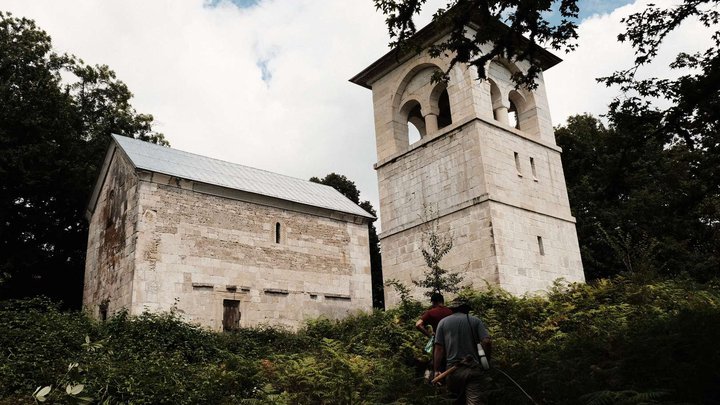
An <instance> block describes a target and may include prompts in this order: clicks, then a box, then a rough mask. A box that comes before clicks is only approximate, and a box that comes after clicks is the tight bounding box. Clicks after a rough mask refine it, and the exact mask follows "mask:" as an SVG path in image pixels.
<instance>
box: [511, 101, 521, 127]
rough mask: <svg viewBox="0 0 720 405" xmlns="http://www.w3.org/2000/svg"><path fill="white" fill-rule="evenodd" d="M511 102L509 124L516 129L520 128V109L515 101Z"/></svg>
mask: <svg viewBox="0 0 720 405" xmlns="http://www.w3.org/2000/svg"><path fill="white" fill-rule="evenodd" d="M509 102H510V108H508V125H510V126H511V127H513V128H515V129H520V121H519V120H518V109H517V106H516V105H515V103H513V102H512V101H509Z"/></svg>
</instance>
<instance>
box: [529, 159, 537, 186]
mask: <svg viewBox="0 0 720 405" xmlns="http://www.w3.org/2000/svg"><path fill="white" fill-rule="evenodd" d="M530 168H531V169H532V175H533V180H535V181H538V178H537V171H536V170H535V159H534V158H530Z"/></svg>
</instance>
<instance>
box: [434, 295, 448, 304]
mask: <svg viewBox="0 0 720 405" xmlns="http://www.w3.org/2000/svg"><path fill="white" fill-rule="evenodd" d="M430 302H432V303H433V304H442V303H444V302H445V297H443V295H442V294H440V293H433V294H432V295H431V296H430Z"/></svg>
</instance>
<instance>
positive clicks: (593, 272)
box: [556, 110, 720, 280]
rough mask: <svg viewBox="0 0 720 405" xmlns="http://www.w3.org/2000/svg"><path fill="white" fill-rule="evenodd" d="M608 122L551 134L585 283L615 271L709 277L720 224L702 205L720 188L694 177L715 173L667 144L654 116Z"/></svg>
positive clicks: (592, 121)
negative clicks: (560, 150) (563, 176)
mask: <svg viewBox="0 0 720 405" xmlns="http://www.w3.org/2000/svg"><path fill="white" fill-rule="evenodd" d="M608 120H609V126H605V125H603V124H602V123H601V122H600V121H599V120H598V119H596V118H594V117H591V116H587V115H582V116H574V117H570V118H569V119H568V124H567V125H566V126H562V127H559V128H556V137H557V142H558V145H560V146H561V147H562V148H563V165H564V168H565V174H566V180H567V185H568V194H569V197H570V204H571V207H572V210H573V214H574V215H575V216H576V217H577V231H578V237H579V239H580V241H581V244H580V245H581V249H582V250H581V253H582V257H583V263H584V266H585V273H586V275H587V276H588V278H598V277H607V276H610V275H613V274H616V273H617V272H618V271H620V270H624V271H626V272H630V273H633V274H635V275H638V276H643V277H653V276H654V274H664V275H677V274H680V273H682V272H687V273H689V274H691V275H692V276H693V277H696V278H698V279H701V280H705V279H708V278H712V277H715V276H716V275H717V269H718V268H720V232H719V231H720V229H719V228H718V226H719V225H718V224H719V223H720V222H718V221H719V220H718V219H713V218H715V214H713V213H712V212H713V211H712V210H711V209H710V208H709V205H708V204H709V202H708V201H712V200H713V199H720V188H716V189H713V187H712V186H711V184H708V181H707V180H706V176H705V175H700V173H699V172H702V171H715V170H716V168H714V167H710V166H705V165H704V164H702V163H701V162H702V160H697V159H696V156H693V155H696V153H695V152H689V151H688V150H687V148H686V147H685V145H683V144H672V143H669V141H670V140H669V139H668V138H667V134H666V133H665V132H664V131H663V130H662V123H661V120H662V115H661V114H660V113H659V112H656V111H648V110H638V111H634V112H619V111H616V112H612V113H611V114H609V115H608ZM700 153H704V152H700ZM708 175H709V173H708Z"/></svg>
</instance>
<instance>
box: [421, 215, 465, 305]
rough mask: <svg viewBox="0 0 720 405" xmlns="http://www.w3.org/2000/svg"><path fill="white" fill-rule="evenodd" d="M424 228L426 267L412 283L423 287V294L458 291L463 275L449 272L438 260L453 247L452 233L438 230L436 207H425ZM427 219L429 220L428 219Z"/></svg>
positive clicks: (423, 246) (423, 247)
mask: <svg viewBox="0 0 720 405" xmlns="http://www.w3.org/2000/svg"><path fill="white" fill-rule="evenodd" d="M424 216H425V218H424V219H425V221H424V222H425V229H424V230H423V234H422V249H421V251H422V255H423V259H425V264H426V265H427V269H426V270H425V272H424V273H423V278H422V279H421V280H413V284H415V285H416V286H418V287H422V288H425V289H426V291H425V295H426V296H428V297H430V296H431V295H433V293H443V292H450V293H454V292H458V291H459V290H460V287H459V286H458V284H460V282H462V280H463V277H462V276H461V275H460V274H458V273H453V272H450V271H448V270H446V269H444V268H442V267H441V266H440V261H441V260H442V259H443V257H445V255H447V254H448V253H449V252H450V250H451V249H452V247H453V235H452V234H447V235H442V234H440V232H439V230H438V213H437V209H433V208H432V207H425V212H424ZM428 219H429V220H428Z"/></svg>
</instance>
